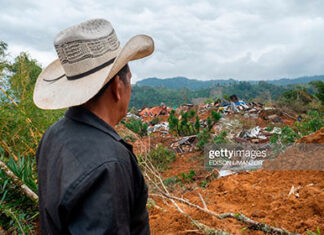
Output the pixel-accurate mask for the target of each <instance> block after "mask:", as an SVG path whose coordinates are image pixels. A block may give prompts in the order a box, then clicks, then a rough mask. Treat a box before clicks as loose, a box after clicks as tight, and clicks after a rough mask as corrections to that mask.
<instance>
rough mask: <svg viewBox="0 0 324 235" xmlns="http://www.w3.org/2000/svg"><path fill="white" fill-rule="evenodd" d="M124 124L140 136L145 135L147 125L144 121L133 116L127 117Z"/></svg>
mask: <svg viewBox="0 0 324 235" xmlns="http://www.w3.org/2000/svg"><path fill="white" fill-rule="evenodd" d="M125 126H126V127H127V128H128V129H130V130H131V131H134V132H135V133H136V134H139V135H140V136H145V135H147V127H148V125H147V124H146V123H143V122H142V121H141V120H136V119H135V118H129V119H128V121H127V122H125Z"/></svg>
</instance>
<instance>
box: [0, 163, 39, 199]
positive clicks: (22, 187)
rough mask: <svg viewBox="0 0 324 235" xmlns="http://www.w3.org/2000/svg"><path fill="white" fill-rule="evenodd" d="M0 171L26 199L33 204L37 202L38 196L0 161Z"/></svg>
mask: <svg viewBox="0 0 324 235" xmlns="http://www.w3.org/2000/svg"><path fill="white" fill-rule="evenodd" d="M0 169H1V170H2V171H3V172H4V173H5V174H6V175H7V176H8V177H9V178H10V179H11V180H12V181H13V182H14V184H15V185H16V186H18V187H19V188H20V190H21V191H22V193H24V194H25V195H26V196H27V197H28V198H30V199H31V200H32V201H34V202H36V203H37V202H38V195H37V194H36V193H34V192H33V191H32V190H31V189H30V188H28V186H27V185H26V184H24V183H23V182H22V181H21V179H19V178H18V177H17V176H16V175H15V174H14V173H13V172H12V171H11V170H10V169H9V168H8V167H7V165H6V164H5V163H4V162H3V161H1V160H0Z"/></svg>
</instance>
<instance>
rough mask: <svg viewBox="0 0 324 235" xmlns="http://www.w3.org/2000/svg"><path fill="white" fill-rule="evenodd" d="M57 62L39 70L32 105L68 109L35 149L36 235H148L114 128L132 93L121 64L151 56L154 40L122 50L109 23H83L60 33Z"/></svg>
mask: <svg viewBox="0 0 324 235" xmlns="http://www.w3.org/2000/svg"><path fill="white" fill-rule="evenodd" d="M54 44H55V48H56V51H57V53H58V57H59V59H57V60H55V61H54V62H53V63H51V64H50V65H49V66H48V67H47V68H45V69H44V70H43V72H42V73H41V74H40V75H39V77H38V79H37V82H36V86H35V90H34V102H35V104H36V105H37V106H38V107H40V108H43V109H59V108H66V107H70V108H69V109H68V111H67V112H66V113H65V116H64V118H62V119H61V120H59V121H58V122H57V123H55V124H54V125H52V126H51V127H50V128H49V129H48V130H47V131H46V133H45V134H44V136H43V138H42V140H41V142H40V144H39V147H38V150H37V167H38V180H39V208H40V219H41V232H42V234H80V235H86V234H96V235H99V234H149V233H150V231H149V224H148V213H147V210H146V202H147V186H146V184H145V182H144V178H143V176H142V173H141V171H140V169H139V167H138V164H137V159H136V157H135V155H134V154H133V151H132V146H131V145H129V144H127V143H126V142H124V141H123V140H122V139H121V137H120V136H119V135H118V134H117V132H116V131H115V129H114V128H115V125H116V124H118V123H119V121H120V120H121V119H122V118H123V117H124V116H125V115H126V113H127V109H128V104H129V100H130V95H131V84H130V79H131V72H130V70H129V67H128V62H129V61H131V60H136V59H140V58H143V57H145V56H148V55H150V54H151V53H152V52H153V50H154V44H153V40H152V39H151V38H150V37H148V36H145V35H137V36H135V37H133V38H131V39H130V40H129V41H128V42H127V43H126V45H125V46H124V47H123V48H121V47H120V44H119V41H118V39H117V36H116V34H115V31H114V29H113V28H112V26H111V24H110V23H109V22H108V21H106V20H103V19H95V20H90V21H87V22H84V23H81V24H79V25H76V26H72V27H70V28H68V29H66V30H63V31H62V32H60V33H59V34H58V35H57V36H56V38H55V40H54Z"/></svg>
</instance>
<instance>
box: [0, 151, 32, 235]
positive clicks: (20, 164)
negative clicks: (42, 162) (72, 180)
mask: <svg viewBox="0 0 324 235" xmlns="http://www.w3.org/2000/svg"><path fill="white" fill-rule="evenodd" d="M0 154H1V157H0V159H1V161H3V162H5V163H6V165H7V166H8V168H9V169H10V170H11V171H12V172H13V173H14V174H15V175H16V176H18V177H19V178H20V179H21V180H22V182H23V183H24V184H26V185H27V186H28V187H29V188H30V189H31V190H33V191H34V192H37V184H36V172H35V170H34V166H35V158H31V157H27V158H24V157H20V156H18V160H17V162H16V161H14V159H13V158H12V157H10V158H9V160H8V159H7V158H6V157H5V156H4V155H5V154H4V150H3V149H1V148H0ZM0 195H1V198H0V200H1V201H0V211H1V212H2V213H1V215H0V225H1V226H2V227H3V228H4V229H5V230H7V231H8V232H10V233H11V234H24V233H27V234H32V233H33V232H34V226H35V222H36V221H35V218H36V217H37V216H38V206H37V204H35V203H34V202H33V201H32V200H31V199H29V198H28V197H26V196H25V195H24V194H23V193H21V191H20V188H19V187H18V186H16V185H15V184H14V183H13V182H12V180H11V179H9V178H8V177H7V176H6V175H5V174H4V172H3V171H0Z"/></svg>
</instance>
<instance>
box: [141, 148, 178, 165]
mask: <svg viewBox="0 0 324 235" xmlns="http://www.w3.org/2000/svg"><path fill="white" fill-rule="evenodd" d="M147 157H148V159H149V160H150V161H151V162H152V164H153V165H154V166H155V168H156V169H157V170H158V171H165V170H166V169H168V164H169V163H170V162H173V161H175V160H176V155H175V153H174V152H173V151H171V150H169V149H168V148H167V147H165V146H163V145H161V144H159V145H158V146H157V148H156V149H153V150H151V151H150V152H149V154H148V156H147Z"/></svg>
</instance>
